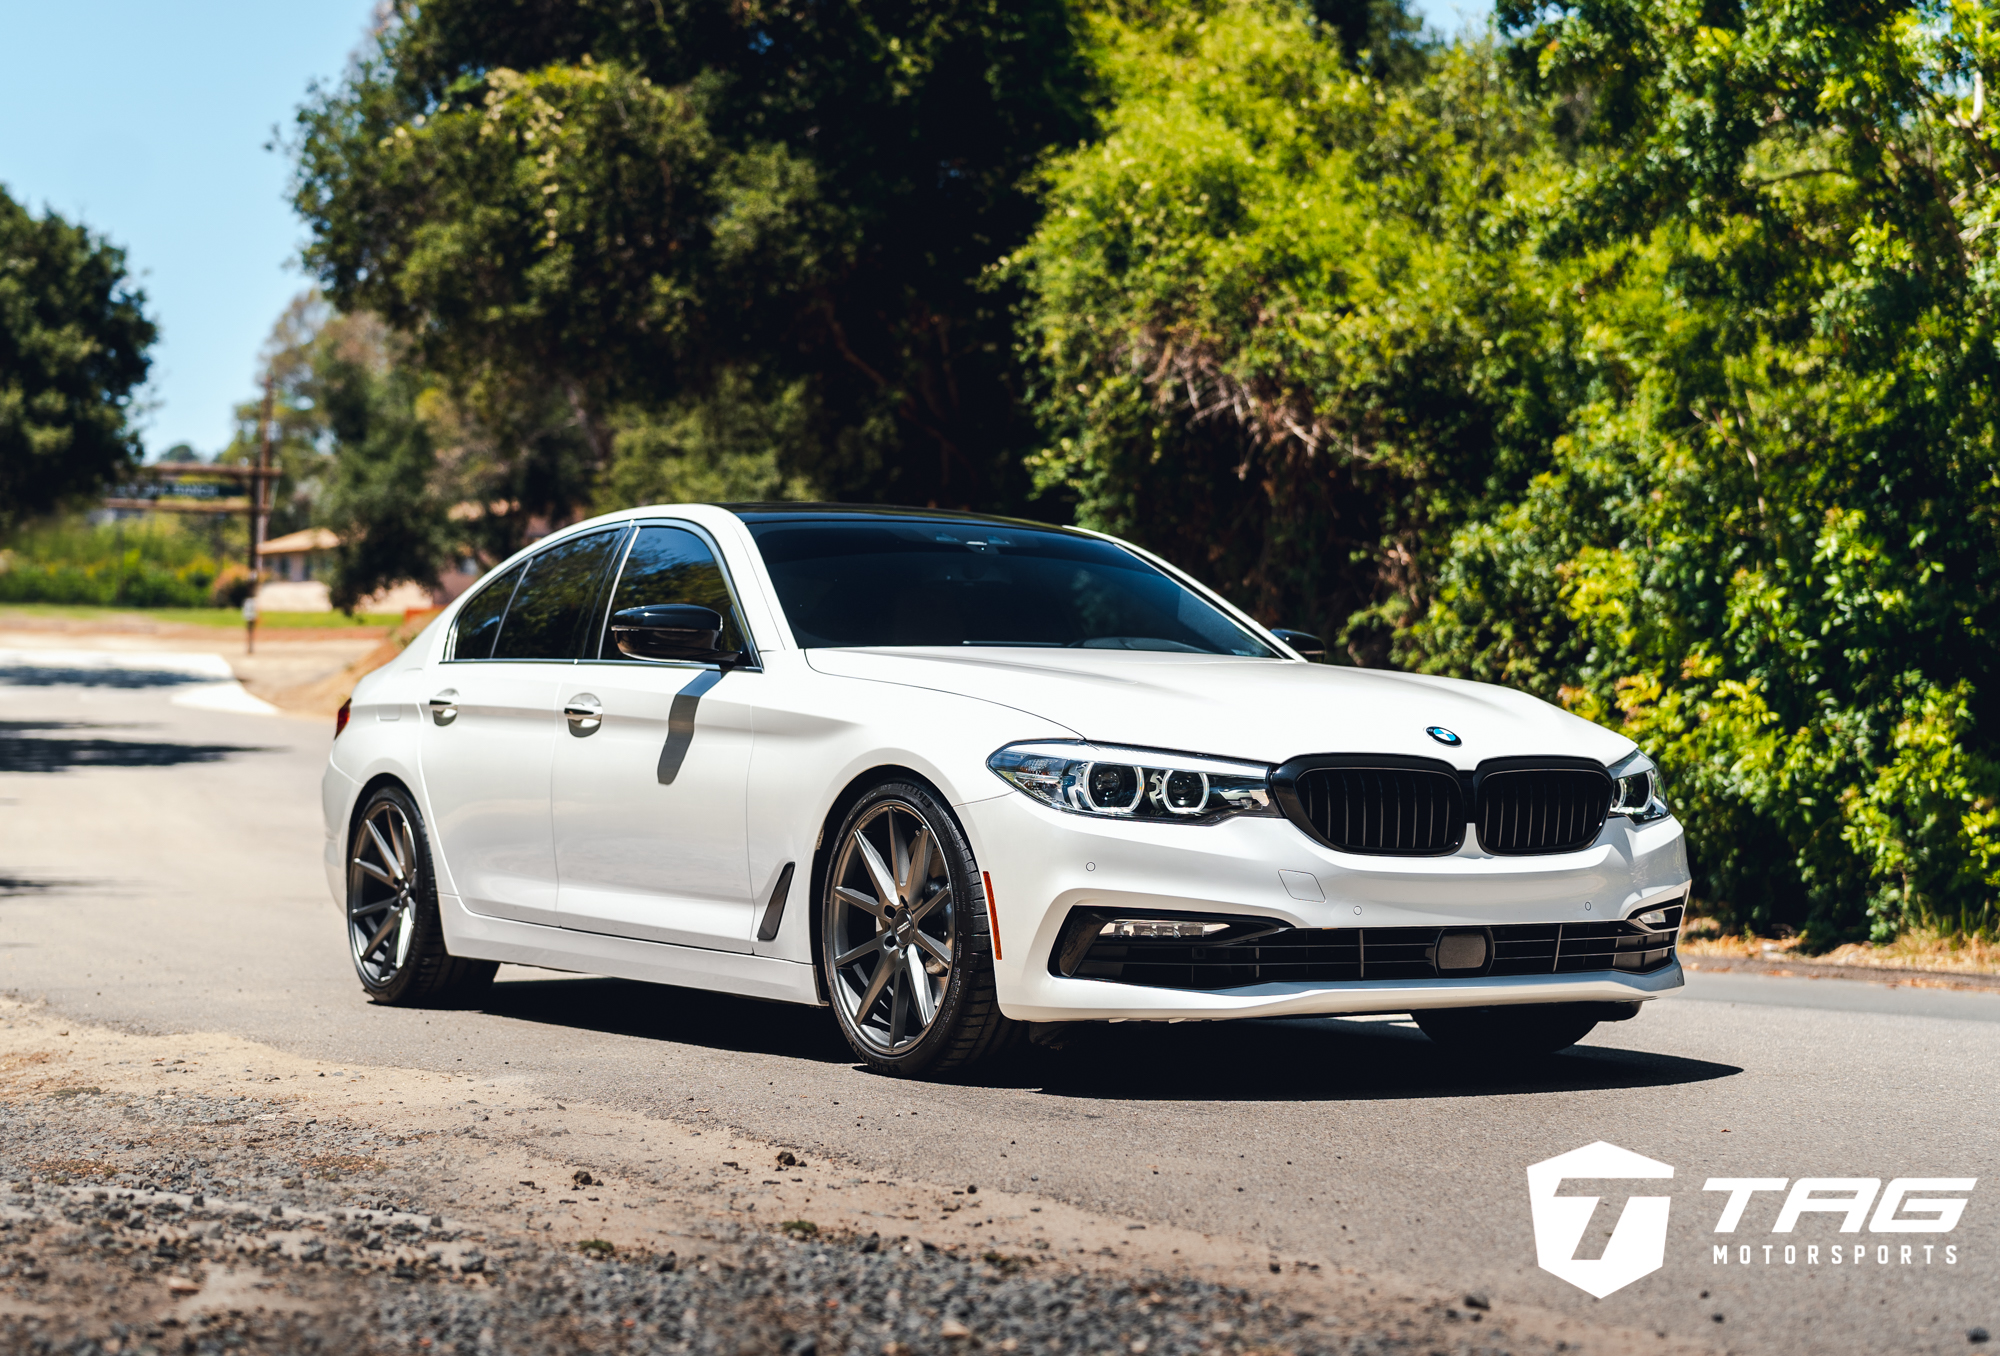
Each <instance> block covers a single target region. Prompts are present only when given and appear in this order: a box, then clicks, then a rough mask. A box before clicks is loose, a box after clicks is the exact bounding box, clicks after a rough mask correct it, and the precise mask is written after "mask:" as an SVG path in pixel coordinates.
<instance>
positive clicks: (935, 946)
mask: <svg viewBox="0 0 2000 1356" xmlns="http://www.w3.org/2000/svg"><path fill="white" fill-rule="evenodd" d="M910 940H911V941H913V942H915V943H916V944H917V945H918V946H920V947H922V948H923V949H924V950H925V951H928V952H929V953H930V955H931V958H932V959H933V960H936V961H939V962H941V963H943V964H945V965H950V964H951V948H950V947H948V946H946V945H945V944H944V943H943V942H940V941H939V940H938V939H937V938H935V937H933V936H931V935H930V934H929V933H928V932H925V931H924V930H923V929H921V928H919V929H918V930H917V931H915V932H913V933H911V934H910Z"/></svg>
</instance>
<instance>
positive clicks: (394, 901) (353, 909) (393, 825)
mask: <svg viewBox="0 0 2000 1356" xmlns="http://www.w3.org/2000/svg"><path fill="white" fill-rule="evenodd" d="M430 866H431V849H430V839H429V837H428V836H427V835H426V834H425V832H424V817H423V815H422V813H421V812H419V811H418V809H417V805H416V802H415V801H413V800H411V799H410V796H409V794H408V793H407V792H405V791H404V790H403V788H401V787H400V786H381V787H377V788H376V789H375V791H374V792H373V793H372V794H371V795H370V796H369V797H368V800H367V803H366V804H365V805H363V806H362V809H361V813H360V814H359V815H358V816H356V817H355V821H354V834H353V837H352V839H351V840H350V842H349V844H348V853H347V944H348V951H349V954H351V955H352V956H353V958H354V972H355V974H356V975H358V976H359V977H360V979H361V987H362V989H363V990H364V991H365V992H366V993H367V995H368V997H369V998H371V999H373V1000H374V1001H375V1002H377V1003H388V1004H396V1005H412V1004H417V1003H437V1002H446V1001H460V1002H462V1001H465V1000H466V999H469V998H472V997H475V996H476V995H477V994H478V993H479V992H480V991H481V990H483V989H484V988H485V987H486V985H487V984H488V983H489V982H490V981H491V980H492V978H493V972H494V971H495V970H497V969H499V966H498V965H497V964H496V963H495V962H493V961H476V960H466V959H464V958H463V957H459V956H454V955H452V954H451V952H450V951H448V950H446V948H445V944H444V924H443V922H442V921H441V920H440V919H439V917H438V904H437V883H436V881H435V880H434V879H433V878H432V876H431V869H430Z"/></svg>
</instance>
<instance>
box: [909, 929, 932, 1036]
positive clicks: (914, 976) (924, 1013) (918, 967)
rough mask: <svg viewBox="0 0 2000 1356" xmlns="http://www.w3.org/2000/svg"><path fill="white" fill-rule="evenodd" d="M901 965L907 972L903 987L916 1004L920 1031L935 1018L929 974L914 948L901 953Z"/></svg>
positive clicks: (922, 959)
mask: <svg viewBox="0 0 2000 1356" xmlns="http://www.w3.org/2000/svg"><path fill="white" fill-rule="evenodd" d="M903 965H904V968H905V969H907V970H908V971H909V975H908V977H907V978H906V979H905V980H904V987H905V988H907V989H909V991H910V997H911V998H912V999H913V1000H915V1002H916V1005H917V1024H918V1027H917V1029H918V1030H919V1031H922V1029H923V1028H924V1027H927V1026H929V1025H930V1024H931V1018H933V1017H935V1016H937V1004H936V1003H935V1002H934V1001H932V999H931V976H930V972H929V971H928V970H926V969H924V958H923V957H922V956H919V955H918V954H917V949H916V948H915V947H914V946H912V947H908V948H905V950H904V951H903Z"/></svg>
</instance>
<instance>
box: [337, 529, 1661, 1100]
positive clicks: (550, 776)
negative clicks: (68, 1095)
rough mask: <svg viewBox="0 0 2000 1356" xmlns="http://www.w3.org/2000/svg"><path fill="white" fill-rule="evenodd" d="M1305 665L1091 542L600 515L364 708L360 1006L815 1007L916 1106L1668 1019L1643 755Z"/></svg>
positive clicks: (441, 631)
mask: <svg viewBox="0 0 2000 1356" xmlns="http://www.w3.org/2000/svg"><path fill="white" fill-rule="evenodd" d="M1288 640H1289V641H1290V643H1289V644H1288V643H1287V641H1288ZM1312 652H1313V646H1312V644H1311V638H1310V637H1306V636H1303V635H1301V634H1299V633H1295V632H1273V631H1269V630H1266V629H1265V628H1264V627H1262V626H1260V625H1258V624H1257V623H1256V622H1255V621H1253V620H1251V618H1249V617H1248V616H1246V615H1244V614H1243V613H1242V612H1240V611H1238V610H1237V609H1236V608H1234V607H1232V606H1230V605H1229V604H1228V603H1227V602H1225V601H1224V600H1223V599H1221V598H1220V597H1218V596H1216V595H1215V594H1214V593H1211V592H1210V591H1209V590H1207V589H1205V588H1203V587H1202V586H1201V585H1200V584H1198V583H1197V582H1195V581H1194V580H1193V579H1190V578H1189V577H1187V576H1186V575H1184V574H1182V573H1181V572H1180V571H1178V570H1176V569H1174V568H1173V567H1172V566H1170V565H1168V564H1166V563H1165V562H1164V561H1161V560H1159V559H1157V558H1155V557H1153V556H1151V555H1149V554H1147V553H1146V552H1144V551H1141V550H1139V549H1137V548H1136V547H1133V546H1129V545H1126V544H1125V543H1123V542H1120V541H1117V540H1114V539H1112V538H1109V537H1105V536H1101V535H1097V534H1094V533H1090V532H1083V531H1077V530H1073V529H1066V528H1054V527H1046V526H1041V525H1038V524H1034V523H1026V522H1015V521H1009V520H1004V519H997V518H985V517H976V516H971V515H964V514H953V513H945V512H936V511H918V510H891V509H865V508H853V507H842V506H822V505H798V504H777V505H712V504H706V505H686V504H684V505H675V506H671V507H656V508H646V509H638V510H634V511H631V512H626V513H619V514H614V515H611V516H609V517H605V518H599V519H596V520H594V521H591V522H587V523H583V524H580V525H578V526H576V527H573V528H569V529H566V530H564V531H563V532H561V533H559V534H557V535H554V536H552V537H549V538H546V539H544V540H543V541H541V542H538V543H536V544H535V545H534V546H533V547H531V548H529V549H528V550H526V551H524V552H522V553H521V554H520V555H518V556H516V557H514V558H513V559H511V560H509V561H508V562H506V563H505V565H504V566H503V567H501V568H499V569H496V570H494V571H492V572H491V573H490V574H489V575H488V576H487V577H486V578H485V579H484V580H482V581H481V582H480V584H479V585H478V586H476V587H474V588H473V589H471V590H470V591H468V592H467V593H466V594H465V596H463V597H461V598H460V599H458V600H457V602H456V603H454V604H453V605H452V606H451V607H450V608H448V609H446V610H445V612H444V613H443V614H442V615H441V616H439V618H438V619H437V620H436V621H435V622H434V623H432V625H431V626H430V627H429V628H428V629H427V630H426V631H425V632H424V633H423V634H422V635H421V636H419V637H418V638H417V640H416V641H415V642H414V643H413V644H411V646H410V647H409V648H408V649H407V650H406V651H405V652H404V653H403V655H402V656H401V657H400V658H399V659H398V660H396V661H395V662H393V663H391V664H390V665H388V666H387V667H385V668H383V669H380V670H378V671H376V672H375V673H373V674H371V675H369V676H368V677H367V678H365V679H363V680H362V681H361V683H360V684H359V685H358V686H357V687H356V689H355V692H354V696H353V699H352V701H351V703H350V705H349V706H348V707H346V708H343V709H342V712H341V717H340V722H339V724H340V729H339V731H338V732H337V733H336V736H335V739H334V744H333V751H332V755H331V757H330V759H329V761H328V764H327V770H326V776H325V781H324V794H323V800H324V806H325V815H326V832H327V843H326V868H327V877H328V881H329V883H330V884H331V886H332V888H333V893H334V896H335V898H336V900H337V901H338V902H339V904H340V906H341V908H342V909H343V910H344V911H345V914H346V917H347V934H348V938H349V944H350V948H351V950H352V953H353V957H354V965H355V968H356V970H357V971H358V972H359V973H360V977H361V984H362V987H363V988H364V989H365V990H366V992H367V994H368V995H369V996H370V997H371V998H373V999H374V1000H376V1001H377V1002H383V1003H423V1002H439V1001H464V1000H465V999H466V998H467V997H468V996H470V995H471V994H472V993H474V992H475V991H476V989H477V987H478V986H479V985H481V984H484V983H486V982H488V981H490V980H491V978H492V976H493V973H494V969H495V967H496V966H497V965H498V964H499V963H500V962H503V961H504V962H507V963H509V964H515V965H531V966H541V967H544V968H547V969H553V970H568V971H581V972H588V973H593V974H600V975H613V976H621V977H624V978H628V979H637V980H650V981H654V982H657V983H662V984H677V985H685V986H691V987H696V988H703V989H714V990H722V991H726V992H729V993H736V994H746V995H751V996H754V997H758V998H768V999H781V1000H785V1001H789V1002H796V1003H807V1004H817V1005H824V1006H827V1007H830V1008H832V1010H833V1014H834V1017H835V1018H836V1020H837V1021H838V1022H839V1024H840V1028H841V1030H842V1031H843V1032H844V1033H845V1035H846V1037H847V1040H848V1041H849V1043H850V1044H851V1045H852V1046H853V1048H854V1051H855V1053H856V1055H858V1056H859V1057H860V1058H861V1059H862V1060H864V1061H866V1062H867V1063H869V1064H871V1065H874V1066H876V1067H878V1068H881V1069H884V1070H888V1071H892V1072H895V1073H899V1074H906V1075H939V1074H944V1073H946V1072H948V1071H952V1070H961V1069H964V1068H966V1067H968V1066H970V1065H973V1064H974V1063H976V1062H977V1061H980V1060H982V1059H985V1058H988V1057H991V1056H993V1055H994V1054H996V1053H997V1052H999V1051H1001V1050H1002V1049H1004V1048H1006V1047H1008V1046H1009V1045H1011V1044H1013V1043H1014V1042H1015V1041H1016V1040H1017V1039H1018V1038H1020V1037H1023V1036H1027V1037H1029V1038H1030V1039H1046V1038H1047V1037H1048V1036H1049V1035H1051V1034H1053V1033H1054V1032H1057V1031H1060V1030H1062V1029H1063V1028H1064V1027H1065V1026H1066V1025H1067V1024H1071V1023H1077V1022H1095V1021H1191V1020H1210V1021H1213V1020H1221V1019H1226V1018H1237V1017H1288V1016H1301V1015H1308V1014H1343V1013H1346V1014H1351V1013H1406V1012H1407V1013H1410V1014H1412V1015H1413V1016H1414V1017H1415V1019H1416V1021H1417V1023H1418V1025H1420V1026H1421V1027H1422V1028H1423V1030H1424V1031H1426V1032H1427V1033H1429V1035H1430V1036H1431V1037H1432V1038H1433V1039H1434V1040H1437V1041H1439V1042H1440V1043H1443V1044H1446V1045H1449V1046H1455V1047H1459V1048H1461V1049H1463V1050H1465V1051H1467V1052H1468V1053H1469V1054H1471V1055H1472V1056H1474V1057H1477V1058H1480V1059H1496V1058H1507V1057H1510V1056H1518V1055H1528V1054H1539V1053H1546V1052H1549V1051H1552V1050H1556V1049H1560V1048H1562V1047H1564V1046H1567V1045H1569V1044H1572V1043H1573V1042H1575V1041H1576V1040H1578V1039H1580V1038H1581V1037H1582V1036H1583V1035H1584V1034H1585V1033H1586V1032H1588V1031H1589V1030H1590V1029H1591V1027H1592V1026H1594V1025H1595V1024H1596V1023H1598V1022H1601V1021H1616V1020H1620V1019H1622V1018H1626V1017H1630V1016H1633V1015H1634V1014H1635V1013H1637V1011H1638V1008H1639V1004H1640V1003H1641V1002H1643V1001H1644V1000H1646V999H1649V998H1654V997H1657V996H1658V995H1660V994H1661V993H1664V992H1667V991H1669V990H1672V989H1675V988H1678V987H1679V986H1680V985H1681V983H1682V978H1681V970H1680V965H1679V962H1678V960H1677V959H1676V956H1675V949H1674V943H1675V938H1676V936H1677V932H1678V925H1679V922H1680V918H1681V912H1682V908H1683V907H1684V905H1685V903H1686V900H1687V895H1688V890H1689V884H1690V882H1689V875H1688V864H1687V852H1686V846H1685V842H1684V840H1683V837H1682V833H1681V828H1680V825H1679V824H1678V823H1677V822H1676V821H1675V820H1674V818H1673V817H1672V815H1671V814H1670V813H1669V811H1668V809H1667V806H1666V804H1665V801H1664V800H1663V798H1662V792H1661V786H1660V781H1659V774H1658V773H1657V771H1656V770H1655V769H1654V768H1653V765H1652V764H1651V763H1650V762H1648V761H1647V759H1646V757H1645V756H1644V755H1643V754H1642V753H1641V752H1639V750H1638V749H1636V748H1635V747H1634V746H1633V745H1632V742H1631V741H1630V740H1628V739H1626V738H1624V737H1623V736H1621V735H1619V734H1616V733H1614V732H1613V731H1611V730H1607V729H1605V728H1603V727H1601V726H1598V725H1593V724H1591V723H1589V722H1587V721H1584V720H1580V719H1578V718H1576V717H1574V716H1571V715H1569V714H1567V713H1566V712H1563V711H1561V710H1558V709H1556V708H1554V707H1552V706H1549V705H1547V704H1546V703H1544V702H1541V701H1538V700H1536V699H1535V698H1532V697H1529V696H1525V695H1523V694H1521V693H1518V692H1513V691H1509V690H1507V689H1504V688H1498V687H1488V686H1484V685H1481V684H1476V683H1466V682H1459V681H1455V680H1451V679H1444V678H1431V677H1423V676H1419V675H1414V674H1407V673H1387V672H1378V671H1373V670H1364V669H1354V668H1345V667H1334V666H1329V665H1326V664H1323V663H1314V662H1310V661H1309V659H1308V658H1307V657H1305V656H1306V655H1308V654H1311V653H1312Z"/></svg>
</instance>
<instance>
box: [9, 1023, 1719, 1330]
mask: <svg viewBox="0 0 2000 1356" xmlns="http://www.w3.org/2000/svg"><path fill="white" fill-rule="evenodd" d="M689 1101H690V1105H689V1107H688V1108H687V1109H686V1110H687V1115H686V1120H685V1122H683V1121H679V1120H676V1121H668V1120H664V1119H659V1118H656V1117H649V1116H645V1115H641V1114H637V1113H634V1112H630V1111H625V1110H620V1109H616V1108H610V1107H603V1106H591V1105H583V1104H579V1103H568V1104H565V1103H562V1102H558V1101H556V1100H554V1099H552V1098H549V1097H546V1096H541V1095H538V1094H537V1093H536V1092H535V1090H534V1089H533V1088H532V1087H530V1086H529V1084H528V1080H527V1079H526V1078H520V1079H513V1080H510V1079H508V1078H504V1077H502V1078H489V1077H461V1076H455V1075H451V1074H444V1073H436V1072H425V1071H418V1070H407V1069H394V1068H380V1067H362V1066H356V1065H345V1066H338V1067H335V1066H332V1065H329V1064H327V1063H325V1062H318V1061H313V1060H309V1059H305V1058H301V1057H299V1056H295V1055H289V1054H286V1053H284V1052H282V1051H279V1050H276V1049H274V1048H272V1047H269V1046H265V1045H261V1044H258V1043H256V1042H252V1041H248V1040H245V1039H242V1038H239V1037H234V1036H227V1035H218V1034H204V1033H192V1034H177V1035H153V1034H141V1033H137V1032H132V1031H121V1030H115V1029H111V1028H106V1027H95V1026H86V1025H84V1024H81V1023H78V1022H76V1021H75V1020H74V1019H72V1018H62V1017H59V1016H57V1015H55V1014H52V1013H50V1012H49V1011H48V1010H46V1009H45V1008H42V1007H39V1006H34V1005H26V1004H21V1003H16V1002H11V1001H0V1178H4V1179H5V1182H6V1185H5V1186H4V1187H0V1350H5V1351H29V1350H33V1351H38V1352H47V1351H52V1350H61V1351H72V1352H77V1353H79V1354H80V1356H81V1353H86V1352H89V1353H99V1352H101V1353H106V1354H107V1356H108V1354H109V1353H115V1352H121V1351H124V1352H148V1351H158V1352H166V1351H202V1352H211V1351H213V1352H221V1351H225V1350H237V1349H246V1350H250V1351H266V1350H269V1351H280V1350H283V1351H309V1350H337V1351H376V1350H381V1351H389V1350H395V1351H398V1352H403V1353H408V1352H412V1351H423V1350H437V1349H450V1350H454V1351H464V1352H474V1353H483V1352H494V1351H508V1352H513V1351H520V1352H540V1351H545V1350H546V1351H556V1350H564V1351H570V1350H575V1349H577V1348H578V1347H580V1346H584V1345H588V1346H589V1347H590V1349H592V1350H606V1349H609V1350H617V1351H627V1350H630V1351H653V1350H662V1351H696V1352H716V1353H737V1352H783V1353H788V1356H805V1353H833V1352H842V1353H850V1352H851V1353H868V1354H869V1356H874V1354H875V1353H882V1354H883V1356H906V1354H909V1353H920V1352H924V1353H927V1352H962V1351H968V1350H974V1349H979V1350H998V1351H1033V1352H1079V1353H1080V1352H1104V1351H1122V1352H1130V1353H1133V1354H1134V1356H1145V1354H1146V1353H1154V1354H1158V1353H1183V1352H1211V1351H1214V1352H1220V1351H1230V1352H1235V1351H1249V1352H1296V1353H1319V1352H1329V1353H1331V1352H1342V1353H1347V1352H1383V1353H1400V1352H1412V1353H1417V1352H1421V1353H1432V1352H1450V1353H1468V1354H1470V1353H1497V1352H1543V1351H1555V1352H1561V1351H1590V1352H1603V1353H1619V1352H1626V1351H1632V1350H1644V1351H1647V1352H1660V1353H1669V1352H1673V1353H1678V1352H1683V1351H1694V1350H1705V1349H1706V1348H1701V1347H1697V1346H1693V1345H1689V1344H1686V1343H1682V1342H1679V1341H1670V1340H1667V1339H1665V1338H1664V1336H1663V1335H1656V1334H1654V1333H1651V1332H1644V1333H1640V1332H1633V1331H1629V1330H1622V1329H1615V1328H1608V1327H1599V1326H1594V1325H1590V1324H1587V1323H1582V1322H1579V1321H1578V1320H1576V1319H1573V1318H1565V1317H1561V1316H1558V1315H1555V1314H1552V1313H1549V1312H1546V1311H1541V1310H1536V1309H1532V1308H1523V1307H1517V1306H1512V1305H1505V1304H1502V1305H1498V1306H1495V1305H1491V1304H1489V1303H1488V1301H1487V1300H1486V1298H1485V1297H1484V1296H1478V1295H1474V1296H1466V1295H1461V1294H1442V1293H1433V1292H1430V1291H1428V1290H1425V1289H1422V1288H1419V1287H1416V1286H1413V1285H1411V1284H1410V1283H1408V1282H1406V1281H1403V1280H1402V1279H1400V1278H1397V1277H1394V1276H1389V1275H1384V1274H1381V1273H1376V1274H1368V1273H1364V1272H1361V1271H1357V1270H1353V1269H1343V1268H1340V1267H1338V1266H1336V1265H1335V1264H1334V1263H1333V1262H1331V1261H1330V1260H1327V1259H1324V1258H1312V1257H1293V1256H1289V1255H1286V1256H1279V1255H1276V1254H1272V1253H1270V1252H1268V1251H1267V1250H1265V1249H1264V1248H1262V1247H1261V1246H1259V1245H1256V1244H1252V1243H1247V1242H1245V1241H1243V1240H1239V1239H1232V1238H1227V1237H1218V1236H1211V1235H1205V1234H1200V1233H1196V1232H1194V1231H1191V1230H1179V1229H1174V1228H1172V1227H1168V1226H1162V1225H1160V1224H1157V1223H1154V1224H1144V1225H1142V1224H1139V1223H1136V1222H1134V1221H1130V1220H1125V1219H1119V1218H1115V1217H1111V1216H1106V1215H1101V1214H1093V1213H1090V1212H1087V1211H1084V1210H1081V1209H1078V1208H1075V1207H1072V1206H1069V1205H1065V1204H1063V1203H1061V1202H1058V1201H1054V1200H1051V1199H1047V1198H1042V1197H1037V1196H1032V1195H1026V1194H1018V1193H1009V1192H1002V1191H997V1190H993V1189H991V1188H982V1187H980V1186H979V1184H977V1183H973V1182H966V1183H936V1182H919V1181H908V1180H904V1181H891V1180H886V1179H882V1178H879V1177H876V1176H872V1175H868V1174H865V1173H863V1172H862V1170H861V1169H860V1168H859V1167H858V1166H857V1165H856V1164H854V1163H852V1162H849V1161H844V1160H843V1159H842V1158H840V1157H839V1156H837V1155H830V1154H826V1153H823V1152H821V1151H819V1150H818V1149H817V1148H816V1147H815V1146H813V1145H811V1144H806V1143H798V1144H782V1143H773V1142H766V1141H759V1140H756V1139H753V1138H751V1137H748V1136H745V1135H743V1134H740V1133H736V1132H735V1131H733V1130H732V1129H731V1128H730V1127H728V1126H726V1125H720V1124H717V1125H707V1124H704V1123H702V1121H701V1117H702V1116H703V1115H705V1114H706V1112H705V1109H704V1108H703V1107H702V1105H701V1103H700V1099H699V1094H696V1095H695V1096H694V1097H691V1098H690V1099H689ZM912 1117H913V1120H914V1113H912ZM697 1126H699V1127H700V1128H697ZM898 1128H899V1129H902V1128H903V1127H898ZM907 1130H908V1131H909V1132H910V1133H916V1132H917V1131H918V1130H919V1126H918V1125H916V1124H912V1125H910V1126H909V1127H907ZM995 1152H996V1153H998V1152H1000V1150H999V1149H998V1148H997V1146H996V1150H995Z"/></svg>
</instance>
